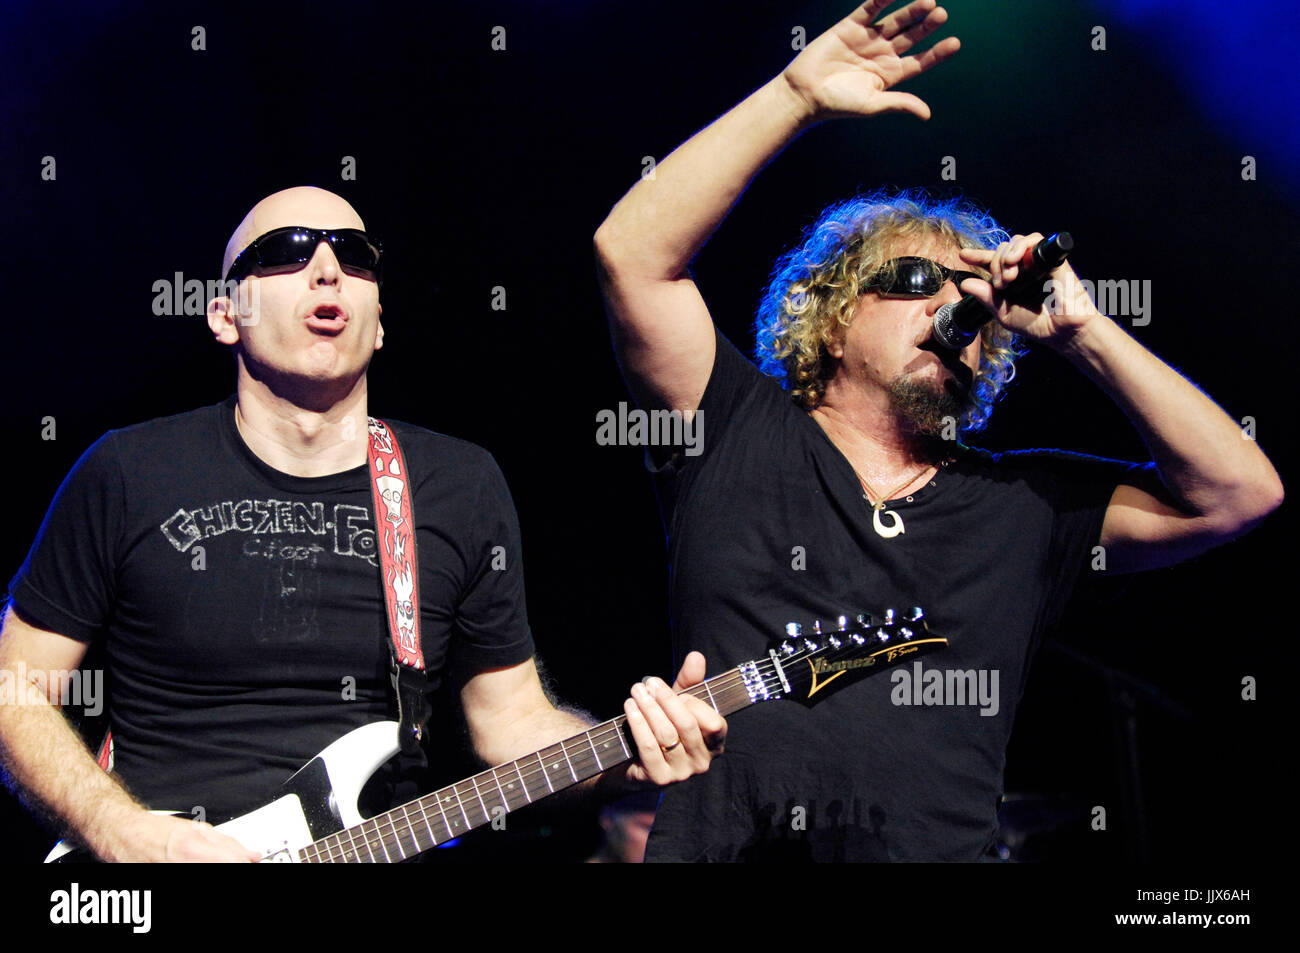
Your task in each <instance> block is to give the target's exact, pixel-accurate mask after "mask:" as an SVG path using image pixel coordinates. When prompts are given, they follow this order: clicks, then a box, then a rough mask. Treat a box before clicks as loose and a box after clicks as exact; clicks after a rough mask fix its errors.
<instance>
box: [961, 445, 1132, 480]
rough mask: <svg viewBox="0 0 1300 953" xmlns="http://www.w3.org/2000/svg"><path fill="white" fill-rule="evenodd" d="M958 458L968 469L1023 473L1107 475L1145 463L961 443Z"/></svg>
mask: <svg viewBox="0 0 1300 953" xmlns="http://www.w3.org/2000/svg"><path fill="white" fill-rule="evenodd" d="M958 457H959V459H960V460H961V462H962V464H963V465H964V466H966V467H969V468H971V469H975V470H987V471H990V472H1001V473H1006V474H1024V475H1026V476H1031V475H1037V474H1043V475H1047V476H1077V477H1088V476H1097V477H1099V478H1102V477H1106V478H1108V477H1110V476H1118V475H1123V474H1126V473H1129V472H1132V471H1137V470H1142V469H1143V468H1144V467H1145V466H1146V465H1145V464H1139V463H1133V462H1130V461H1127V460H1114V459H1111V458H1109V457H1097V456H1093V455H1091V454H1087V453H1076V452H1074V451H1072V450H1057V449H1054V448H1050V447H1038V448H1034V449H1027V450H1001V451H992V450H985V449H984V448H982V447H969V446H966V445H964V444H963V445H962V446H961V452H960V453H959V455H958Z"/></svg>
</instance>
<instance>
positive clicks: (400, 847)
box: [298, 668, 751, 864]
mask: <svg viewBox="0 0 1300 953" xmlns="http://www.w3.org/2000/svg"><path fill="white" fill-rule="evenodd" d="M680 694H689V695H693V696H695V697H696V698H699V699H701V700H703V701H705V702H706V703H708V704H709V705H710V706H712V707H713V709H714V710H716V711H717V712H718V713H719V714H721V715H723V716H724V717H725V716H726V715H730V714H732V713H733V712H736V711H739V710H740V709H741V708H744V707H745V706H747V705H749V704H750V703H751V698H750V694H749V690H748V688H747V687H746V683H745V678H744V676H742V674H741V670H740V669H739V668H733V669H731V670H730V671H727V672H723V673H722V674H721V675H715V676H714V677H713V678H710V679H708V680H707V681H704V682H701V683H700V684H699V685H695V686H692V687H691V688H689V689H686V690H685V691H683V692H681V693H680ZM626 724H627V717H626V716H625V715H619V716H618V717H617V718H612V719H610V720H609V721H606V722H602V723H601V724H599V725H595V726H594V727H592V728H589V729H588V730H586V731H584V732H581V733H579V734H576V735H574V736H573V737H572V738H566V739H564V740H563V741H561V742H559V743H557V744H553V745H551V746H550V747H548V748H543V749H542V750H540V751H536V752H534V753H532V754H530V755H525V756H524V757H522V758H520V759H519V760H517V761H511V762H510V763H509V764H502V765H498V766H497V767H495V768H490V769H488V770H487V771H484V772H482V773H480V774H476V775H474V776H473V777H471V778H466V779H465V780H464V781H460V782H458V783H456V784H453V785H451V786H449V787H445V788H443V789H442V790H440V791H434V792H433V793H432V794H426V795H425V796H424V797H422V798H418V799H416V800H414V801H411V802H409V803H407V804H403V805H402V806H401V807H397V808H394V809H393V810H391V811H388V812H387V813H385V814H380V815H378V816H376V817H372V818H370V819H369V820H367V821H363V822H362V823H360V824H358V825H356V826H354V827H350V828H348V829H347V830H344V831H340V832H338V833H337V834H330V835H329V836H328V837H323V838H321V839H320V840H318V841H315V842H314V843H312V844H308V845H307V846H306V847H304V848H302V850H300V851H299V854H298V856H299V860H301V861H302V862H303V863H326V864H328V863H334V864H337V863H380V864H384V863H396V862H398V861H402V860H406V859H407V858H408V857H414V856H415V855H416V854H419V853H422V852H423V851H426V850H429V849H430V848H433V847H437V846H438V845H439V844H444V843H446V842H447V841H449V840H451V839H452V838H455V837H460V836H461V835H462V834H464V833H466V832H467V831H471V830H473V829H474V828H476V827H482V826H483V825H485V824H490V823H491V822H492V821H493V820H495V819H497V818H499V817H502V816H503V815H505V814H508V813H510V812H511V811H515V810H518V809H519V808H521V807H526V806H527V805H529V804H531V803H533V801H537V800H540V799H541V798H544V797H547V796H549V795H551V794H554V793H556V792H557V791H562V790H564V789H565V788H568V787H571V786H573V785H575V784H577V783H579V782H581V781H585V780H586V779H587V778H591V777H595V776H596V775H597V774H599V773H600V772H602V771H605V770H607V769H609V768H612V767H615V766H617V765H620V764H622V763H623V762H625V761H630V760H632V758H633V757H634V754H633V750H634V749H633V746H632V743H631V739H630V734H629V733H628V732H627V731H625V725H626Z"/></svg>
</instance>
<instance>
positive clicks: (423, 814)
mask: <svg viewBox="0 0 1300 953" xmlns="http://www.w3.org/2000/svg"><path fill="white" fill-rule="evenodd" d="M415 804H416V805H417V806H418V807H419V808H420V820H422V821H424V829H425V830H427V831H428V832H429V846H430V847H437V846H438V838H437V837H436V836H435V835H434V833H433V828H432V827H431V826H430V825H429V814H428V812H427V811H425V809H424V799H423V798H421V799H420V800H418V801H416V802H415Z"/></svg>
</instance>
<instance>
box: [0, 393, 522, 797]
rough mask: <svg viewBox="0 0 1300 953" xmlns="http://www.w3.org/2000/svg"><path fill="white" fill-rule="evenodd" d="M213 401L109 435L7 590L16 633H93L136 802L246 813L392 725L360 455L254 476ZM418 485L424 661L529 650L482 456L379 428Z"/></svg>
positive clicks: (497, 477)
mask: <svg viewBox="0 0 1300 953" xmlns="http://www.w3.org/2000/svg"><path fill="white" fill-rule="evenodd" d="M234 404H235V399H234V398H233V397H232V398H230V399H228V400H227V401H225V402H224V403H222V404H218V405H215V406H212V407H205V408H202V409H200V410H196V411H192V412H190V413H187V414H181V415H179V416H176V417H168V418H163V419H159V420H154V421H150V422H148V423H145V424H141V425H139V426H135V427H130V428H127V429H125V430H117V431H113V432H111V433H109V434H107V435H105V436H104V437H102V438H101V439H100V440H99V441H98V442H96V443H95V444H94V445H93V446H92V447H91V448H90V449H89V450H88V451H86V453H85V455H83V456H82V458H81V460H80V461H79V462H78V463H77V465H76V467H75V468H74V469H73V470H72V472H71V473H70V474H69V475H68V477H67V479H66V480H65V481H64V483H63V486H62V487H61V488H60V489H59V492H58V494H57V496H56V497H55V499H54V502H53V503H52V504H51V506H50V510H49V512H48V514H47V515H46V518H45V522H44V524H43V525H42V526H41V530H40V534H39V535H38V537H37V539H36V542H35V543H34V545H33V547H32V550H31V552H30V554H29V555H28V558H27V561H26V563H24V565H23V567H22V568H21V569H20V570H19V572H18V574H17V576H15V577H14V580H13V582H12V583H11V584H10V592H11V595H12V598H13V601H14V603H15V605H16V607H17V609H18V611H19V613H20V614H21V615H22V616H24V617H25V618H26V619H28V620H29V621H30V622H31V623H32V624H34V625H37V626H40V627H41V628H45V629H50V630H52V631H54V632H58V633H61V634H63V635H65V636H68V637H69V638H73V639H77V640H79V641H82V642H87V643H89V642H91V641H92V640H95V639H98V638H103V639H105V640H106V645H105V647H106V657H107V660H108V662H107V665H108V679H107V681H108V692H107V694H108V699H109V710H110V713H111V722H112V729H113V736H114V758H115V770H116V772H117V773H118V774H120V775H121V776H122V778H123V780H124V781H125V782H126V784H127V786H128V787H129V788H130V789H131V790H132V792H133V793H135V794H136V795H137V796H138V797H139V798H140V799H141V800H143V801H144V802H145V803H147V804H149V805H150V806H151V807H156V808H162V809H170V810H180V811H190V810H192V809H193V807H194V806H196V805H201V806H203V807H204V809H205V811H206V813H207V816H208V817H209V818H214V817H222V816H226V815H230V814H237V813H242V812H243V811H246V810H249V809H251V808H253V807H256V806H258V805H259V804H261V803H263V802H264V801H265V800H266V799H267V798H268V797H269V796H270V795H271V794H272V793H273V792H274V790H275V789H276V787H277V786H278V785H279V784H280V783H281V782H282V781H284V780H285V778H287V777H288V776H289V775H290V774H292V773H293V772H294V771H296V770H297V769H298V768H299V767H301V766H302V764H303V763H305V762H306V761H307V760H309V759H310V758H311V757H312V756H314V755H315V754H316V753H317V752H319V751H320V750H321V749H322V748H324V747H325V746H326V745H327V744H329V743H330V742H332V741H334V740H335V739H336V738H338V737H340V736H341V735H343V734H345V733H346V732H348V731H350V730H351V729H353V728H357V727H360V726H362V725H364V724H368V723H369V722H372V721H379V720H383V719H387V718H393V717H395V710H396V709H395V703H394V700H393V691H392V687H391V683H390V681H389V648H388V644H389V636H388V623H387V617H386V615H385V610H384V606H383V601H382V594H381V589H380V579H379V569H378V559H379V557H378V555H377V551H376V546H375V533H374V524H373V522H372V520H371V508H372V507H371V490H370V484H369V480H368V475H367V468H366V466H365V465H362V466H359V467H357V468H355V469H352V470H348V471H346V472H343V473H337V474H333V475H330V476H324V477H312V478H304V477H295V476H290V475H288V474H285V473H281V472H279V471H277V470H274V469H272V468H271V467H269V466H267V465H266V464H265V463H264V462H263V461H262V460H260V459H259V458H258V457H257V456H256V455H255V454H253V452H252V451H251V450H249V448H248V447H247V445H246V444H245V443H244V441H243V439H242V438H241V437H240V436H239V433H238V431H237V430H236V428H235V424H234ZM389 426H390V427H391V429H392V430H393V431H394V432H395V433H396V435H397V438H398V440H399V442H400V445H401V447H402V451H403V453H404V455H405V457H406V460H407V467H408V471H409V473H410V475H411V479H412V481H413V483H414V492H413V494H412V500H413V506H414V513H415V520H416V524H417V532H416V545H417V553H418V559H419V570H420V584H419V585H420V588H419V595H420V617H421V635H422V640H423V646H422V647H423V651H424V658H425V663H426V665H427V668H428V671H429V673H430V676H431V680H432V681H433V682H434V683H436V681H437V678H438V674H439V673H440V672H441V671H442V670H443V669H444V667H445V665H446V664H447V662H448V658H449V654H450V653H454V655H455V657H456V659H457V660H458V662H463V663H464V664H465V665H467V666H469V667H470V668H471V669H483V668H491V667H501V666H508V665H512V664H516V663H518V662H522V661H524V660H526V659H527V658H529V657H530V656H531V655H532V652H533V643H532V637H531V634H530V632H529V629H528V621H527V615H526V611H525V607H524V579H523V568H522V563H521V559H520V542H519V526H518V520H517V518H516V515H515V510H514V504H513V503H512V501H511V498H510V493H509V491H508V489H507V488H506V485H505V480H504V478H503V477H502V475H501V472H500V470H499V469H498V468H497V466H496V463H495V462H494V461H493V459H492V457H491V456H490V455H489V454H488V453H487V452H486V451H485V450H483V449H481V448H479V447H477V446H474V445H473V444H470V443H466V442H465V441H462V440H457V439H454V438H452V437H447V436H443V435H441V434H436V433H432V432H430V431H427V430H423V429H420V428H417V427H413V426H410V425H408V424H403V423H398V422H395V421H389Z"/></svg>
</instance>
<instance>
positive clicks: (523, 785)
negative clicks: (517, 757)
mask: <svg viewBox="0 0 1300 953" xmlns="http://www.w3.org/2000/svg"><path fill="white" fill-rule="evenodd" d="M515 774H517V775H519V786H520V787H521V788H523V789H524V797H526V798H528V803H529V804H532V803H533V796H532V795H531V794H529V793H528V782H526V781H525V780H524V773H523V772H522V771H520V770H519V762H518V761H516V762H515Z"/></svg>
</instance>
